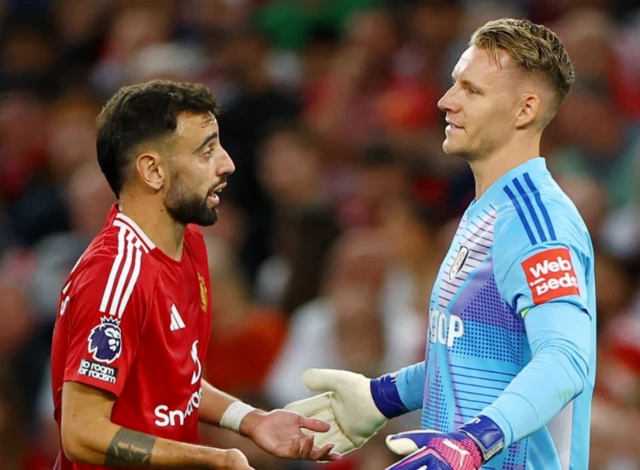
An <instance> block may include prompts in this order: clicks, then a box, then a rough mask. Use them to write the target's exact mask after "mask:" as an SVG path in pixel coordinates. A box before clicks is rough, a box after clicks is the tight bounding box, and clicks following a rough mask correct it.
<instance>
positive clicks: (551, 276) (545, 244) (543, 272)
mask: <svg viewBox="0 0 640 470" xmlns="http://www.w3.org/2000/svg"><path fill="white" fill-rule="evenodd" d="M498 220H499V221H500V224H499V225H498V224H496V231H495V235H494V244H493V247H494V249H493V270H494V276H495V280H496V284H497V286H498V290H499V291H500V294H501V296H502V298H503V299H504V300H505V301H506V302H507V303H508V304H509V306H511V308H513V310H514V311H515V312H517V313H518V314H519V315H521V316H522V317H524V316H525V315H526V314H527V312H528V311H529V309H531V308H532V307H534V306H536V305H542V304H546V303H554V302H561V303H563V304H566V303H571V304H573V305H575V306H576V307H578V308H579V309H581V310H583V311H584V312H585V313H587V314H588V315H589V316H590V317H593V315H592V312H589V308H588V305H589V302H588V298H587V295H588V286H587V283H588V279H587V273H588V272H591V271H592V269H593V259H592V254H591V249H590V246H587V243H585V241H586V237H588V235H585V233H584V232H583V231H582V230H581V229H580V228H579V227H577V226H575V225H573V224H570V223H569V224H564V225H560V224H556V226H557V227H556V228H555V229H554V231H553V237H550V236H549V237H548V238H546V239H545V240H544V241H540V242H538V243H532V242H531V241H530V239H529V237H528V235H527V234H526V232H525V230H524V229H523V226H522V224H521V223H520V221H519V219H517V218H516V219H515V220H514V217H513V215H512V214H508V213H507V214H504V215H500V216H499V217H498ZM576 225H577V224H576Z"/></svg>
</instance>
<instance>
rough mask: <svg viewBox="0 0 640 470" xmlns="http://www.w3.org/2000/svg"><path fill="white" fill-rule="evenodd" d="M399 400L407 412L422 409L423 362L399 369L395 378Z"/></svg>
mask: <svg viewBox="0 0 640 470" xmlns="http://www.w3.org/2000/svg"><path fill="white" fill-rule="evenodd" d="M396 387H397V388H398V394H399V395H400V400H402V403H403V404H404V406H405V407H406V408H407V409H408V410H409V411H414V410H419V409H421V408H422V397H423V394H424V361H422V362H419V363H418V364H414V365H412V366H408V367H404V368H402V369H400V370H399V371H398V373H397V376H396Z"/></svg>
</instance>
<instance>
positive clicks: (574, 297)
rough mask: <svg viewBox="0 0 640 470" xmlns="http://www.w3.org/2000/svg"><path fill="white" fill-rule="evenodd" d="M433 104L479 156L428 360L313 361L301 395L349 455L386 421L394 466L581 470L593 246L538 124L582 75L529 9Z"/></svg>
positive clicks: (494, 31) (320, 439) (457, 149)
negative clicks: (368, 369)
mask: <svg viewBox="0 0 640 470" xmlns="http://www.w3.org/2000/svg"><path fill="white" fill-rule="evenodd" d="M452 77H453V85H452V86H451V88H450V89H449V90H448V91H447V92H446V93H445V95H444V96H443V97H442V98H441V100H440V102H439V103H438V106H439V107H440V108H441V109H442V110H443V111H444V112H445V113H446V121H447V123H448V126H447V128H446V131H445V134H446V139H445V141H444V143H443V149H444V150H445V152H446V153H448V154H452V155H458V156H462V157H463V158H464V159H465V160H466V161H468V163H469V164H470V166H471V169H472V171H473V173H474V177H475V183H476V197H475V199H474V201H473V202H472V203H471V204H470V205H469V207H468V208H467V210H466V211H465V213H464V215H463V217H462V219H461V221H460V224H459V226H458V229H457V232H456V234H455V236H454V238H453V241H452V243H451V247H450V249H449V251H448V253H447V255H446V257H445V259H444V261H443V263H442V265H441V268H440V272H439V275H438V277H437V280H436V282H435V285H434V287H433V291H432V293H431V302H430V312H429V328H428V331H427V347H426V354H425V360H424V361H423V362H421V363H418V364H415V365H412V366H409V367H406V368H404V369H401V370H400V371H397V372H395V373H393V374H389V375H386V376H382V377H379V378H376V379H369V378H365V377H364V376H362V375H359V374H355V373H351V372H348V371H336V370H317V369H311V370H308V371H306V372H305V374H304V375H303V383H304V385H305V386H306V388H307V389H309V390H311V391H317V392H324V393H322V394H319V395H316V396H313V397H311V398H307V399H304V400H300V401H297V402H294V403H291V404H289V405H288V406H287V408H288V409H293V410H295V411H298V412H300V413H302V414H304V415H307V416H312V417H316V418H320V419H325V420H326V421H329V422H330V423H331V430H330V431H329V432H327V433H322V434H317V435H316V436H315V438H316V443H317V444H318V445H320V446H321V445H324V444H325V443H327V442H334V443H335V444H336V447H335V448H334V451H336V452H339V453H342V454H344V453H347V452H350V451H352V450H354V449H357V448H358V447H360V446H362V445H363V444H364V443H365V442H366V441H367V440H369V439H370V438H371V437H372V436H373V435H374V434H376V433H377V432H378V430H379V429H380V428H381V427H382V426H383V425H384V424H385V423H386V422H387V420H388V419H390V418H393V417H396V416H399V415H402V414H404V413H407V412H409V411H412V410H418V409H421V410H422V422H421V428H422V429H421V430H415V431H410V432H405V433H400V434H397V435H391V436H388V437H387V440H386V442H387V445H388V447H389V448H390V449H391V450H392V451H394V452H396V453H397V454H400V455H406V457H404V458H403V459H402V460H400V461H399V462H397V463H396V464H394V465H392V466H391V467H389V469H398V470H471V469H479V468H482V469H487V470H492V469H493V470H497V469H501V470H531V469H535V470H542V469H544V470H561V469H562V470H565V469H572V470H586V469H587V468H588V461H589V428H590V421H591V412H590V409H591V398H592V392H593V386H594V378H595V351H596V349H595V339H596V334H595V331H596V328H595V325H596V309H595V306H596V297H595V295H596V293H595V287H594V285H595V281H594V255H593V247H592V244H591V240H590V237H589V234H588V232H587V229H586V227H585V225H584V223H583V221H582V219H581V217H580V215H579V214H578V212H577V210H576V208H575V206H574V205H573V204H572V202H571V201H570V200H569V199H568V197H567V196H566V195H565V194H564V193H563V192H562V191H561V189H560V188H559V187H558V185H557V184H556V182H555V181H554V180H553V178H552V177H551V175H550V173H549V171H548V170H547V168H546V163H545V160H544V158H542V157H540V138H541V134H542V131H543V129H544V128H545V127H546V125H547V124H548V123H549V122H550V121H551V120H552V119H553V117H554V115H555V114H556V113H557V111H558V109H559V107H560V106H561V104H562V102H563V100H564V98H565V96H566V95H567V93H568V92H569V89H570V88H571V85H572V83H573V80H574V70H573V66H572V64H571V61H570V59H569V57H568V55H567V53H566V51H565V49H564V47H563V46H562V44H561V42H560V40H559V39H558V37H557V36H556V35H555V34H554V33H553V32H552V31H550V30H549V29H547V28H545V27H543V26H539V25H535V24H533V23H531V22H529V21H527V20H514V19H502V20H496V21H491V22H489V23H487V24H485V25H484V26H482V27H480V28H479V29H478V30H477V31H476V32H475V33H474V34H473V35H472V37H471V40H470V42H469V47H468V48H467V49H466V51H465V52H464V53H463V54H462V56H461V57H460V60H459V61H458V63H457V65H456V66H455V68H454V70H453V75H452Z"/></svg>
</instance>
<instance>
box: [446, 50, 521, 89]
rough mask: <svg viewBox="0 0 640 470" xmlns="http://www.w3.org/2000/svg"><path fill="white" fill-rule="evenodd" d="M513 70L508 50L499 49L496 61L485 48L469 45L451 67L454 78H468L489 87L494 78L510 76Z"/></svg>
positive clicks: (499, 78) (493, 82)
mask: <svg viewBox="0 0 640 470" xmlns="http://www.w3.org/2000/svg"><path fill="white" fill-rule="evenodd" d="M514 71H515V68H514V66H513V64H512V60H511V56H510V55H509V53H508V52H506V51H504V50H499V51H498V61H496V60H495V57H494V56H493V55H492V54H491V52H489V51H488V50H487V49H483V48H479V47H476V46H470V47H468V48H467V49H466V50H465V51H464V52H463V53H462V55H461V56H460V59H459V60H458V63H457V64H456V66H455V67H454V69H453V76H454V77H455V78H456V80H470V81H473V82H476V83H480V84H483V85H486V86H489V87H490V86H491V85H494V84H495V82H496V80H504V79H507V78H509V77H511V76H512V74H513V72H514Z"/></svg>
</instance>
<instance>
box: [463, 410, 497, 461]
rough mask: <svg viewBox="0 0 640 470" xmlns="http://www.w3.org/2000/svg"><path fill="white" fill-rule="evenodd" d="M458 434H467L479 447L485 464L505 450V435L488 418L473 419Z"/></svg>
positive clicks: (478, 417)
mask: <svg viewBox="0 0 640 470" xmlns="http://www.w3.org/2000/svg"><path fill="white" fill-rule="evenodd" d="M458 432H462V433H464V434H466V435H467V436H469V437H470V438H471V439H472V440H473V441H474V442H475V443H476V444H477V445H478V447H479V448H480V451H481V452H482V458H483V460H484V462H485V463H486V462H487V461H488V460H489V459H490V458H491V457H493V456H494V455H496V454H497V453H498V452H500V451H501V450H502V449H503V448H504V433H503V432H502V430H501V429H500V428H499V427H498V425H497V424H496V423H494V422H493V421H492V420H491V419H489V418H487V417H486V416H477V417H475V418H473V419H472V420H471V421H469V422H468V423H466V424H465V425H463V426H461V427H460V428H459V429H458Z"/></svg>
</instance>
